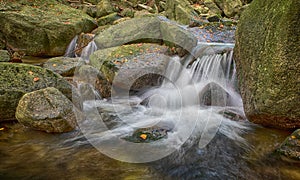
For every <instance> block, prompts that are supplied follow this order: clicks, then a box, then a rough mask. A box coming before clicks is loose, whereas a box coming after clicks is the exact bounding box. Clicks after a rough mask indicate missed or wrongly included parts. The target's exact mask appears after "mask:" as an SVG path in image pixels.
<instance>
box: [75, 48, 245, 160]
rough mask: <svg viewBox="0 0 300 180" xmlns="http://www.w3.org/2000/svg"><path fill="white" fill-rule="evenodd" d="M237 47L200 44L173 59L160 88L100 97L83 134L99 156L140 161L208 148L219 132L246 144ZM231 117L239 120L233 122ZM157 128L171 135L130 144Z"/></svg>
mask: <svg viewBox="0 0 300 180" xmlns="http://www.w3.org/2000/svg"><path fill="white" fill-rule="evenodd" d="M232 48H233V44H225V45H222V44H213V45H212V46H211V45H210V44H199V45H198V47H197V50H195V51H194V53H195V54H197V56H196V57H195V56H194V58H192V57H190V56H189V57H184V58H179V57H178V56H174V57H170V59H169V65H168V67H167V69H166V71H165V74H164V81H163V82H162V84H161V86H159V87H153V88H151V89H149V90H147V91H144V92H143V93H140V94H139V95H133V96H125V97H122V96H120V95H119V94H115V95H114V94H113V96H112V98H111V99H110V100H107V99H101V98H100V97H99V96H98V95H97V94H95V95H94V97H97V98H95V99H94V100H93V99H88V100H86V101H84V103H83V110H84V114H85V115H86V116H85V118H84V119H82V120H81V121H79V127H80V129H81V131H82V132H83V134H84V136H85V137H86V138H87V139H88V140H89V142H90V143H91V144H92V145H93V146H94V147H96V148H97V149H98V150H99V151H100V152H102V153H104V154H106V155H108V156H109V157H112V158H114V159H118V160H120V161H125V162H135V163H145V162H151V161H155V160H159V159H161V158H164V157H166V156H168V155H170V154H171V153H173V152H175V151H178V150H179V149H180V148H181V146H182V145H183V144H186V143H187V142H188V144H189V145H188V146H189V147H191V146H193V145H194V144H198V148H204V147H205V146H206V145H207V144H209V143H210V141H211V140H212V139H213V138H214V137H215V135H216V134H217V133H220V134H222V135H224V136H226V137H227V138H229V139H231V140H234V141H235V142H236V143H237V144H240V145H243V146H247V145H246V144H247V143H246V141H245V140H244V139H243V138H242V137H241V135H242V134H243V132H244V131H246V130H248V129H249V127H248V126H247V125H246V121H245V115H244V113H243V104H242V101H241V97H240V95H239V93H238V92H237V88H236V81H235V80H236V77H235V76H236V74H235V65H234V61H233V60H232V54H233V52H232ZM195 54H192V56H193V55H195ZM187 61H189V62H187ZM79 84H80V83H79ZM80 91H81V92H82V90H80ZM89 92H93V91H89ZM83 93H84V94H86V93H85V92H83ZM226 113H227V114H233V115H234V116H236V117H240V118H239V119H238V121H233V120H232V119H230V117H229V116H226ZM107 117H108V118H107ZM112 124H113V126H111V125H112ZM153 127H155V128H159V129H166V130H167V131H168V134H167V137H166V138H163V139H160V140H157V141H154V142H151V143H132V142H128V141H126V140H125V137H126V136H130V135H132V134H134V132H135V131H137V130H139V129H141V128H153Z"/></svg>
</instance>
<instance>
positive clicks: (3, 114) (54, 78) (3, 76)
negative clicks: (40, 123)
mask: <svg viewBox="0 0 300 180" xmlns="http://www.w3.org/2000/svg"><path fill="white" fill-rule="evenodd" d="M46 87H55V88H57V89H58V90H60V91H61V92H62V93H63V94H64V95H65V96H66V97H68V98H69V99H70V100H71V99H72V86H71V85H70V84H69V83H68V82H67V81H66V80H65V79H64V78H63V77H61V76H60V75H59V74H56V73H54V72H52V71H50V70H48V69H43V68H41V67H37V66H32V65H28V64H16V63H0V121H3V120H13V119H15V111H16V107H17V105H18V102H19V100H20V99H21V97H22V96H23V95H24V94H25V93H28V92H32V91H35V90H38V89H43V88H46Z"/></svg>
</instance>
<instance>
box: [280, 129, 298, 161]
mask: <svg viewBox="0 0 300 180" xmlns="http://www.w3.org/2000/svg"><path fill="white" fill-rule="evenodd" d="M277 152H278V153H279V154H280V155H282V158H283V160H287V161H291V162H297V163H300V129H298V130H296V131H294V132H293V133H292V134H291V135H290V136H289V137H287V138H286V139H285V140H284V142H283V143H282V144H281V146H280V147H279V148H278V149H277Z"/></svg>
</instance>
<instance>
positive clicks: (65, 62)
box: [43, 57, 85, 76]
mask: <svg viewBox="0 0 300 180" xmlns="http://www.w3.org/2000/svg"><path fill="white" fill-rule="evenodd" d="M84 63H85V62H84V60H82V59H81V58H69V57H55V58H51V59H49V60H48V61H47V62H45V63H44V64H43V67H44V68H47V69H50V70H51V71H53V72H56V73H58V74H60V75H62V76H73V75H74V71H75V69H76V67H78V66H81V65H83V64H84Z"/></svg>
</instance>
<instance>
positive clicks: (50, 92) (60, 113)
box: [16, 87, 76, 133]
mask: <svg viewBox="0 0 300 180" xmlns="http://www.w3.org/2000/svg"><path fill="white" fill-rule="evenodd" d="M73 109H74V107H73V104H72V102H71V101H70V100H69V99H68V98H67V97H66V96H65V95H63V94H62V93H61V92H60V91H59V90H58V89H56V88H54V87H48V88H45V89H40V90H37V91H33V92H30V93H26V94H25V95H24V96H23V97H22V98H21V99H20V101H19V104H18V107H17V110H16V118H17V119H18V121H19V122H20V123H21V124H23V125H25V126H27V127H31V128H33V129H37V130H40V131H46V132H48V133H62V132H68V131H72V130H74V128H75V127H76V117H75V113H74V112H73ZM74 110H75V109H74Z"/></svg>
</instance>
